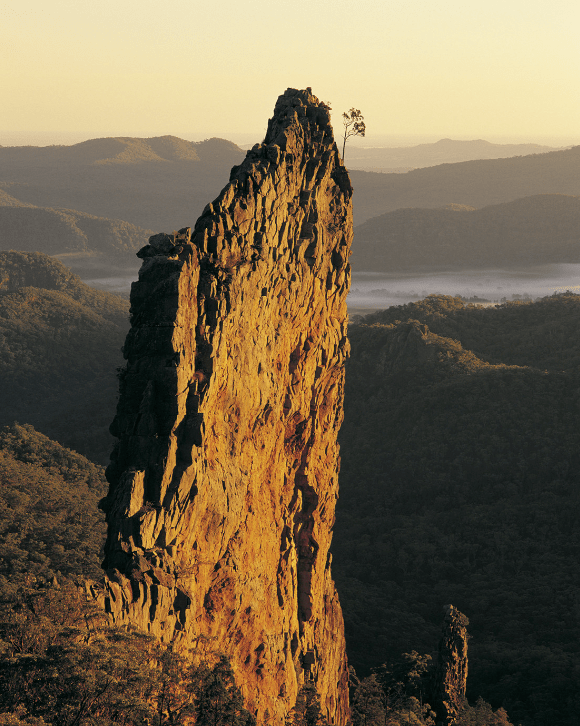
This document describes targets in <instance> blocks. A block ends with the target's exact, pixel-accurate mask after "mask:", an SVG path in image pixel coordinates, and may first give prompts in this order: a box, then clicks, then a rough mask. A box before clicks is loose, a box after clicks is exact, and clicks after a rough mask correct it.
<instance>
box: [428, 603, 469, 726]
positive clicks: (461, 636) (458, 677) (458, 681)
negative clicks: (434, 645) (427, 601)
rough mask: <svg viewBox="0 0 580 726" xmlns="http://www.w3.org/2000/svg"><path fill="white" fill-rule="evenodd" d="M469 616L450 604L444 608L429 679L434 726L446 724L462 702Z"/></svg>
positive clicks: (453, 717) (450, 720)
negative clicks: (436, 649)
mask: <svg viewBox="0 0 580 726" xmlns="http://www.w3.org/2000/svg"><path fill="white" fill-rule="evenodd" d="M468 625H469V620H468V619H467V618H466V617H465V615H463V613H461V612H459V610H457V608H454V607H453V605H448V606H447V608H446V614H445V622H444V624H443V634H442V636H441V640H440V642H439V655H438V660H437V668H436V671H435V676H434V679H433V707H434V709H435V713H436V714H437V717H436V723H437V724H438V726H450V724H453V723H454V721H455V719H456V718H457V715H458V714H459V712H460V711H461V709H462V707H463V705H464V703H465V688H466V686H467V640H468V635H467V626H468Z"/></svg>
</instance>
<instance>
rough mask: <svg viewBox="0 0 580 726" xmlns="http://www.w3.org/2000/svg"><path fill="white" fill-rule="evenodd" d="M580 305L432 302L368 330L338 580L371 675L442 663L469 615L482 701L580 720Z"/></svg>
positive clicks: (352, 429) (356, 339)
mask: <svg viewBox="0 0 580 726" xmlns="http://www.w3.org/2000/svg"><path fill="white" fill-rule="evenodd" d="M579 304H580V296H576V295H571V294H566V295H559V296H554V297H552V298H547V299H544V300H542V301H540V302H538V303H530V304H508V305H504V306H501V307H500V308H496V309H493V308H489V309H480V308H474V307H468V308H465V307H464V306H463V304H462V303H461V301H460V300H458V299H454V298H447V297H443V296H439V297H437V296H432V297H430V298H427V300H425V301H421V302H420V303H416V304H410V305H406V306H400V307H399V308H391V309H389V310H387V311H383V312H382V313H377V314H375V315H373V316H367V317H366V318H365V319H364V323H363V324H358V325H351V327H350V331H349V334H350V339H351V345H352V357H351V360H350V361H349V363H348V365H347V379H346V399H345V421H344V424H343V427H342V430H341V434H340V439H341V455H342V470H341V499H340V502H339V506H338V509H337V523H336V526H335V538H334V545H333V550H334V559H333V573H334V576H335V578H336V580H337V585H338V588H339V593H340V597H341V602H342V605H343V609H344V613H345V621H346V628H347V648H348V652H349V660H350V661H351V662H352V663H353V664H354V665H355V667H357V669H360V672H361V673H362V674H365V673H366V672H368V669H369V668H371V667H377V666H379V665H380V663H382V662H383V661H384V660H385V658H393V657H395V656H396V655H398V654H399V653H401V652H404V651H408V649H409V646H410V645H411V646H412V647H414V648H416V649H417V650H419V651H423V652H429V651H430V649H431V648H432V647H433V643H434V642H435V641H436V637H437V636H436V632H437V625H438V622H439V618H440V609H441V606H442V604H444V603H448V602H453V603H454V604H455V605H457V607H458V608H459V609H460V610H461V611H462V612H465V613H467V614H468V615H469V618H470V620H471V624H472V627H471V634H472V636H473V640H472V644H471V646H470V648H471V657H470V678H469V681H468V696H469V697H470V698H472V699H474V698H475V697H476V696H483V698H485V699H486V700H487V701H490V703H491V704H492V705H493V707H494V708H498V707H500V706H503V707H505V708H506V709H507V712H508V714H509V715H510V718H511V719H512V720H513V721H514V723H517V722H521V723H522V724H525V726H540V725H542V726H543V725H544V724H546V725H547V724H550V725H551V726H556V725H560V724H562V725H564V724H565V725H566V726H568V725H569V726H571V725H572V724H573V723H575V722H576V717H577V711H578V705H579V704H578V702H577V697H576V695H575V694H576V693H577V692H578V687H579V686H580V647H579V646H578V643H579V642H580V626H579V624H578V619H577V617H576V603H577V602H578V599H579V598H580V585H579V583H578V577H577V564H576V563H577V558H578V555H579V554H580V532H579V531H578V527H577V523H576V519H577V516H576V512H578V511H580V487H579V486H578V484H579V481H580V456H579V453H578V452H579V451H580V420H579V419H580V355H579V351H578V346H577V340H578V324H579V323H578V319H579V318H578V311H579V308H578V305H579ZM379 321H380V322H379ZM550 333H551V336H550V337H549V338H548V340H547V341H546V340H545V337H546V336H548V335H549V334H550Z"/></svg>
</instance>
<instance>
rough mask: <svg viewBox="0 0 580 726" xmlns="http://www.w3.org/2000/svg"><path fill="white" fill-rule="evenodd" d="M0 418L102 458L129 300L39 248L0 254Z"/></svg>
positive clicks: (106, 454) (108, 439)
mask: <svg viewBox="0 0 580 726" xmlns="http://www.w3.org/2000/svg"><path fill="white" fill-rule="evenodd" d="M0 282H1V286H0V377H1V379H2V380H3V381H7V382H9V385H4V386H2V388H1V389H0V424H9V423H12V422H14V421H19V422H21V423H30V424H32V425H34V426H35V427H36V428H38V429H39V430H41V431H43V433H45V434H47V435H49V436H51V437H52V438H54V439H56V440H58V441H59V442H60V443H62V444H64V445H66V446H70V447H71V448H74V449H75V450H77V451H80V452H82V453H83V454H85V455H87V456H89V457H90V458H91V459H93V460H94V461H100V462H101V463H106V462H107V460H108V457H109V453H110V450H111V442H112V439H111V437H110V435H109V433H108V427H109V424H110V422H111V420H112V418H113V415H114V407H115V401H116V396H117V379H116V374H115V371H116V368H117V367H118V366H120V365H121V364H122V355H121V348H122V345H123V341H124V338H125V335H126V332H127V329H128V308H129V304H128V302H127V301H125V300H123V299H122V298H120V297H118V296H116V295H112V294H110V293H105V292H100V291H98V290H94V289H92V288H90V287H88V286H87V285H85V284H83V283H82V282H81V281H80V279H79V278H78V277H77V276H76V275H73V274H72V273H70V271H69V270H67V268H65V267H64V266H63V265H62V264H61V263H59V262H57V261H56V260H53V259H51V258H49V257H47V256H46V255H42V254H40V253H21V252H1V253H0Z"/></svg>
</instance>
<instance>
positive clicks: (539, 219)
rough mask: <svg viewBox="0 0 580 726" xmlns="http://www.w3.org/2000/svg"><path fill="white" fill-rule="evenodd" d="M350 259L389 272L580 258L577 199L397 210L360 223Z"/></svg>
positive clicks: (357, 266)
mask: <svg viewBox="0 0 580 726" xmlns="http://www.w3.org/2000/svg"><path fill="white" fill-rule="evenodd" d="M351 262H352V265H353V269H355V270H374V271H384V272H393V271H410V270H413V271H418V270H424V271H431V270H453V269H474V268H489V267H498V268H505V267H506V266H518V267H526V266H530V265H538V264H545V263H561V262H576V263H580V197H578V196H565V195H563V194H542V195H536V196H531V197H525V198H523V199H518V200H516V201H513V202H506V203H504V204H495V205H491V206H488V207H484V208H483V209H473V207H461V206H460V205H450V206H449V207H448V208H442V209H397V210H395V211H393V212H387V213H386V214H382V215H380V216H378V217H373V218H372V219H369V220H367V221H366V222H364V223H363V224H360V225H358V226H357V227H356V228H355V235H354V243H353V254H352V258H351Z"/></svg>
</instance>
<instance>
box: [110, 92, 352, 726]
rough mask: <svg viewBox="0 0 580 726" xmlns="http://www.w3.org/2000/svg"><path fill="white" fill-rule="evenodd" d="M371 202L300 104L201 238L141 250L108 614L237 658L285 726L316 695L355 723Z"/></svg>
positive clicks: (278, 119)
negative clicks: (298, 705) (356, 505)
mask: <svg viewBox="0 0 580 726" xmlns="http://www.w3.org/2000/svg"><path fill="white" fill-rule="evenodd" d="M351 196H352V189H351V185H350V181H349V178H348V174H347V172H346V170H345V169H344V167H343V166H342V163H341V161H340V157H339V154H338V152H337V148H336V145H335V143H334V140H333V135H332V128H331V126H330V119H329V113H328V109H327V107H326V106H325V105H324V104H322V103H320V102H319V101H318V100H317V99H316V98H315V97H314V96H312V95H311V93H310V91H309V90H307V91H296V90H292V89H289V90H288V91H286V93H285V94H284V95H282V96H281V97H280V98H279V99H278V102H277V104H276V108H275V111H274V116H273V118H272V119H271V120H270V122H269V124H268V132H267V135H266V140H265V142H264V144H262V145H256V146H255V147H254V148H253V149H252V150H251V151H250V152H248V155H247V157H246V159H245V160H244V161H243V163H242V164H241V166H239V167H234V169H233V170H232V174H231V177H230V183H229V184H228V185H227V186H226V187H225V188H224V189H223V191H222V192H221V194H220V196H219V197H218V198H217V199H216V200H215V201H214V202H213V203H212V204H210V205H208V206H207V207H206V209H205V211H204V213H203V214H202V216H201V217H200V218H199V220H198V221H197V224H196V225H195V229H194V231H193V233H192V234H191V233H190V230H189V228H185V229H183V230H180V232H179V233H175V234H174V235H171V236H169V235H163V234H162V235H155V236H154V237H152V238H151V240H150V245H149V246H148V247H145V248H144V249H143V250H141V251H140V253H139V256H140V257H142V258H143V260H144V262H143V265H142V268H141V271H140V274H139V281H138V282H136V283H134V285H133V289H132V293H131V322H132V328H131V331H130V333H129V335H128V337H127V341H126V343H125V349H124V352H125V357H126V358H127V368H126V371H125V372H123V373H122V374H121V378H122V380H121V395H120V400H119V405H118V410H117V415H116V418H115V420H114V422H113V425H112V429H111V430H112V432H113V434H114V435H115V436H117V437H118V438H119V443H118V444H117V446H116V448H115V451H114V453H113V456H112V463H111V465H110V466H109V468H108V471H107V477H108V479H109V482H110V485H111V486H110V491H109V495H108V497H107V498H106V500H104V502H103V508H104V509H105V510H106V511H107V521H108V525H109V534H108V539H107V545H106V559H105V562H104V568H105V570H106V573H107V581H108V586H107V587H108V593H107V596H108V597H107V607H108V609H109V611H110V612H111V618H112V620H113V621H114V622H117V623H121V622H126V621H130V622H132V623H134V624H135V625H137V626H138V627H140V628H142V629H143V630H145V631H148V632H150V633H152V634H154V635H156V636H157V637H159V638H160V639H162V640H163V641H165V642H175V643H178V644H179V647H183V648H185V647H194V648H195V650H196V654H197V656H198V657H203V655H204V654H209V653H213V652H225V653H226V654H227V655H229V657H230V658H231V661H232V664H233V666H234V670H235V672H236V677H237V679H238V682H239V684H240V685H241V687H242V690H243V693H244V696H245V699H246V706H247V707H248V708H249V709H250V710H252V711H253V712H255V713H256V715H257V716H258V718H259V719H264V720H266V719H270V720H271V721H272V722H273V723H282V722H283V719H284V716H285V714H286V713H287V712H288V711H289V709H290V708H292V706H293V705H294V702H295V700H296V695H297V692H298V689H299V687H300V685H301V684H302V683H303V682H304V681H305V680H308V679H312V680H313V681H314V683H315V684H316V687H317V689H318V692H319V693H320V696H321V705H322V708H323V711H324V712H325V713H326V715H327V717H328V718H329V720H330V721H331V722H333V723H336V724H344V723H345V722H346V715H347V714H346V711H347V705H348V696H347V671H346V658H345V645H344V633H343V621H342V614H341V610H340V605H339V602H338V597H337V594H336V590H335V587H334V583H333V581H332V578H331V574H330V556H329V553H328V550H329V546H330V540H331V527H332V524H333V522H334V508H335V502H336V498H337V474H338V464H339V459H338V446H337V443H336V436H337V431H338V428H339V426H340V424H341V421H342V401H343V379H344V361H345V358H346V356H347V354H348V342H347V338H346V295H347V291H348V287H349V282H350V266H349V264H348V256H349V248H350V242H351V237H352V210H351ZM190 235H191V236H190Z"/></svg>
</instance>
